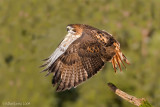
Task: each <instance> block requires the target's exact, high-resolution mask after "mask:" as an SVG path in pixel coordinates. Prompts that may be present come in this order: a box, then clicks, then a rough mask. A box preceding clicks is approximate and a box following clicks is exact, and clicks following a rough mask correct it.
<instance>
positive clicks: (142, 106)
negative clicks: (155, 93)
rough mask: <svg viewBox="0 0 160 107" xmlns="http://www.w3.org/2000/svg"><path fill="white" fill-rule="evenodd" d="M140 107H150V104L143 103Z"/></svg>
mask: <svg viewBox="0 0 160 107" xmlns="http://www.w3.org/2000/svg"><path fill="white" fill-rule="evenodd" d="M140 107H152V106H151V104H149V102H148V101H143V103H142V104H141V105H140Z"/></svg>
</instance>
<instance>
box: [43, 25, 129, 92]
mask: <svg viewBox="0 0 160 107" xmlns="http://www.w3.org/2000/svg"><path fill="white" fill-rule="evenodd" d="M67 31H68V34H67V35H66V36H65V38H64V40H63V41H62V42H61V43H60V44H59V46H58V47H57V49H56V50H55V51H54V52H53V53H52V54H51V56H49V57H48V58H47V59H45V60H44V61H45V63H44V64H43V65H42V66H41V67H44V66H46V68H45V69H44V70H43V71H48V73H47V75H48V74H50V73H53V79H52V84H53V86H55V85H57V89H56V91H57V92H59V91H64V90H66V89H68V90H69V89H70V88H72V87H76V86H77V85H79V84H80V83H82V82H84V81H85V80H87V79H89V78H90V77H92V76H93V75H94V74H96V73H97V72H98V71H99V70H100V69H102V67H103V66H104V64H105V62H111V63H112V65H113V68H114V70H115V72H116V68H117V67H119V68H120V70H121V71H122V69H121V65H120V63H122V64H123V66H124V67H125V65H124V63H123V61H124V62H125V63H127V64H129V62H128V60H127V58H126V57H125V56H124V55H123V53H122V52H121V51H120V44H119V42H118V41H117V40H116V39H114V37H113V36H112V35H111V34H109V33H107V32H106V31H103V30H99V29H97V28H94V27H92V26H89V25H85V24H70V25H68V26H67ZM43 71H42V72H43Z"/></svg>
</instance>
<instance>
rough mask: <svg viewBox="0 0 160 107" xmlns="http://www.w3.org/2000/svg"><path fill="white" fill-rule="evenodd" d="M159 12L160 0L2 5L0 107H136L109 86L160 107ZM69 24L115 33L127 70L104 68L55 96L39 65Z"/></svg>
mask: <svg viewBox="0 0 160 107" xmlns="http://www.w3.org/2000/svg"><path fill="white" fill-rule="evenodd" d="M159 10H160V0H0V106H7V104H10V103H11V105H14V104H15V103H27V104H28V106H31V107H38V106H39V107H134V106H133V105H131V104H129V103H128V102H126V101H124V100H122V99H121V98H119V97H118V96H116V95H115V94H114V93H113V92H112V91H110V89H109V88H108V86H107V83H108V82H112V83H114V84H115V85H116V86H118V87H119V88H120V89H122V90H123V91H125V92H127V93H129V94H131V95H134V96H136V97H139V98H142V97H144V98H147V100H149V102H150V103H151V104H152V105H154V106H155V107H160V77H159V76H160V71H159V68H160V55H159V54H160V12H159ZM72 23H80V24H88V25H91V26H94V27H97V28H99V29H102V30H106V31H108V32H109V33H111V34H113V36H114V37H115V38H116V39H117V40H118V41H119V42H120V43H121V50H122V51H123V53H124V54H125V55H126V57H127V58H128V59H129V61H130V62H131V65H127V70H125V69H123V72H120V71H119V70H118V72H117V73H114V70H113V68H112V65H111V63H107V64H106V66H105V67H104V69H103V70H101V71H100V72H99V73H98V74H97V75H96V76H94V77H93V78H91V79H89V80H88V81H86V82H85V83H83V84H81V85H80V86H78V87H77V88H76V89H71V90H70V91H65V92H61V93H56V92H55V88H53V87H52V85H51V79H52V74H51V75H49V76H48V77H44V75H45V74H46V73H39V71H41V70H42V69H41V68H38V66H40V65H41V64H42V63H43V62H42V61H41V60H42V59H44V58H46V57H48V56H49V55H50V54H51V53H52V52H53V51H54V50H55V49H56V47H57V45H58V44H59V42H60V41H61V40H62V39H63V38H64V36H65V35H66V33H67V31H66V26H67V25H68V24H72ZM15 106H20V105H15Z"/></svg>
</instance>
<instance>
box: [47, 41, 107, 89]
mask: <svg viewBox="0 0 160 107" xmlns="http://www.w3.org/2000/svg"><path fill="white" fill-rule="evenodd" d="M92 45H93V44H92ZM81 46H82V47H84V46H83V44H82V45H81ZM91 47H92V48H93V46H91ZM91 47H89V48H91ZM85 48H87V47H85ZM85 48H81V47H76V46H75V45H72V46H70V47H69V49H68V50H67V51H66V52H65V53H64V54H63V55H61V56H60V57H59V58H58V59H57V60H56V62H55V63H53V65H52V66H51V67H50V68H49V72H54V73H53V74H54V75H53V79H52V84H53V86H55V85H56V84H57V85H58V87H57V89H56V91H64V90H66V89H70V88H72V87H76V86H77V85H79V84H80V83H82V82H83V81H85V80H87V79H88V78H90V77H92V76H93V75H94V74H96V73H97V71H99V70H100V69H101V68H102V66H103V65H104V62H103V61H102V60H101V58H100V57H98V53H97V55H96V54H95V53H94V52H99V51H97V50H99V49H98V48H97V47H96V48H93V49H92V51H86V50H85ZM89 48H88V49H89ZM78 50H79V51H78ZM82 53H83V55H82Z"/></svg>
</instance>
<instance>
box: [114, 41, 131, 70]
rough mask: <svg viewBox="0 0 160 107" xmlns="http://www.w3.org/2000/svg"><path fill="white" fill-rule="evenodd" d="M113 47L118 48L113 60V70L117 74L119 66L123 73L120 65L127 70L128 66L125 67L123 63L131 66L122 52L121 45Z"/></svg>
mask: <svg viewBox="0 0 160 107" xmlns="http://www.w3.org/2000/svg"><path fill="white" fill-rule="evenodd" d="M113 45H114V46H116V48H115V52H116V54H115V55H114V56H113V58H112V60H111V61H112V65H113V68H114V70H115V72H116V68H117V65H118V67H119V69H120V71H122V69H121V65H120V64H121V63H122V65H123V66H124V68H126V66H125V65H124V63H123V62H125V63H127V64H130V63H129V61H128V60H127V58H126V57H125V56H124V54H123V53H122V52H121V50H120V46H119V44H118V43H114V44H113Z"/></svg>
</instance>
